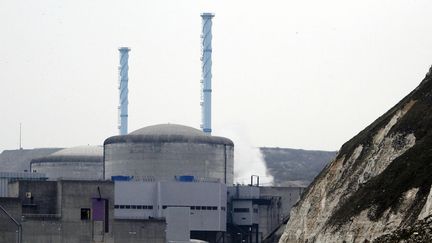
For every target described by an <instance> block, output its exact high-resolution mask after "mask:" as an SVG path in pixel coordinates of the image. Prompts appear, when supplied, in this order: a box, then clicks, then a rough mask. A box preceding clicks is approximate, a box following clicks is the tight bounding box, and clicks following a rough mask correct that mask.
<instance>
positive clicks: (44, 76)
mask: <svg viewBox="0 0 432 243" xmlns="http://www.w3.org/2000/svg"><path fill="white" fill-rule="evenodd" d="M431 10H432V1H430V0H424V1H421V0H418V1H417V0H406V1H401V0H388V1H376V0H362V1H347V0H341V1H331V0H327V1H322V0H319V1H287V0H282V1H251V0H244V1H240V0H236V1H232V0H231V1H230V0H220V1H198V0H181V1H179V0H172V1H168V0H166V1H165V0H157V1H156V0H154V1H143V0H136V1H132V0H128V1H110V0H73V1H72V0H64V1H59V0H38V1H34V0H26V1H23V0H0V30H1V34H0V37H1V38H0V81H1V84H2V85H1V96H0V97H1V98H0V99H1V102H0V111H1V126H0V150H4V149H15V148H17V147H18V144H19V123H20V122H21V123H22V124H23V146H24V148H35V147H69V146H76V145H83V144H102V143H103V141H104V139H105V138H107V137H109V136H113V135H116V134H117V133H118V131H117V105H118V89H117V85H118V76H117V74H118V73H117V67H118V64H119V55H118V50H117V48H118V47H119V46H129V47H130V48H131V49H132V50H131V52H130V58H129V66H130V69H129V70H130V72H129V94H130V95H129V131H133V130H135V129H138V128H141V127H144V126H148V125H154V124H158V123H168V122H170V123H179V124H184V125H189V126H192V127H196V128H199V125H200V106H199V102H200V76H201V67H200V31H201V18H200V13H201V12H214V13H215V14H216V16H215V18H214V19H213V130H214V133H213V134H214V135H222V136H228V135H229V134H232V133H237V132H238V133H241V134H247V137H248V139H249V140H250V143H251V144H253V145H254V146H268V147H270V146H278V147H290V148H303V149H322V150H337V149H339V147H340V146H341V145H342V144H343V143H344V142H345V141H347V140H348V139H350V138H351V137H353V136H354V135H356V134H357V133H358V132H359V131H361V130H362V129H363V128H364V127H365V126H367V125H368V124H370V123H371V122H372V121H374V120H375V119H376V118H377V117H378V116H380V115H381V114H383V113H384V112H385V111H387V110H388V109H389V108H391V107H392V106H393V105H394V104H396V102H398V101H399V100H400V99H401V98H403V97H404V96H405V95H406V94H408V93H409V92H410V91H411V90H412V89H414V88H415V87H416V86H417V85H418V84H419V83H420V81H421V80H422V79H423V77H424V75H425V74H426V72H427V71H428V69H429V67H430V65H431V64H432V31H431V30H432V21H431V18H430V13H431Z"/></svg>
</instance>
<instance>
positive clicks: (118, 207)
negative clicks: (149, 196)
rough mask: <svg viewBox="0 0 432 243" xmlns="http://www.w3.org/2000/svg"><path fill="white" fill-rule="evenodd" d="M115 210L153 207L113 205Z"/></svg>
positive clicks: (148, 206)
mask: <svg viewBox="0 0 432 243" xmlns="http://www.w3.org/2000/svg"><path fill="white" fill-rule="evenodd" d="M114 208H117V209H153V205H114Z"/></svg>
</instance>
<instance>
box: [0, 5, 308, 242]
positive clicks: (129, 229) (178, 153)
mask: <svg viewBox="0 0 432 243" xmlns="http://www.w3.org/2000/svg"><path fill="white" fill-rule="evenodd" d="M214 16H215V15H214V14H212V13H203V14H201V18H202V35H201V44H202V56H201V63H202V64H201V70H202V74H201V77H202V79H201V86H202V87H201V103H200V105H201V112H202V114H201V118H202V123H201V130H199V129H196V128H193V127H189V126H185V125H179V124H170V123H167V124H156V125H152V126H146V127H143V128H141V129H138V130H135V131H133V132H128V115H129V114H128V105H129V101H128V93H129V90H128V82H129V75H128V70H129V61H128V59H129V52H130V51H131V49H130V48H129V47H120V48H119V49H118V51H119V56H120V64H119V67H118V69H119V77H118V78H119V106H118V135H115V136H111V137H108V138H106V139H105V141H101V144H102V146H78V147H72V148H66V149H61V150H58V151H56V152H53V153H50V154H48V155H46V156H42V157H38V158H34V159H32V160H31V162H30V164H29V165H28V171H27V172H23V171H16V172H17V173H12V172H8V173H1V172H0V196H1V197H0V212H1V213H2V214H0V241H1V242H29V243H30V242H31V243H46V242H77V243H78V242H79V243H81V242H107V243H108V242H110V243H111V242H133V243H134V242H161V243H162V242H227V243H230V242H232V243H234V242H246V243H258V242H272V241H271V240H272V237H273V235H274V234H275V233H276V232H277V230H278V229H280V228H281V226H282V225H283V224H284V223H286V221H287V220H288V218H289V209H290V208H291V206H292V205H294V204H295V203H296V202H297V200H298V199H299V197H300V194H301V193H302V191H303V188H301V187H271V186H267V187H264V186H262V185H260V184H259V176H257V175H250V176H251V183H250V184H249V185H234V182H235V180H234V166H235V165H234V161H235V160H234V149H235V144H234V143H233V141H232V140H230V139H229V138H225V137H219V136H213V135H212V122H211V116H212V114H211V104H212V103H211V96H212V20H213V17H214ZM131 66H133V64H131ZM131 81H132V82H133V81H134V80H133V77H132V79H131ZM197 84H198V82H197ZM83 143H84V144H85V142H84V141H83ZM18 172H19V173H18ZM265 173H266V172H265V171H263V174H265ZM194 240H195V241H194ZM198 240H200V241H198Z"/></svg>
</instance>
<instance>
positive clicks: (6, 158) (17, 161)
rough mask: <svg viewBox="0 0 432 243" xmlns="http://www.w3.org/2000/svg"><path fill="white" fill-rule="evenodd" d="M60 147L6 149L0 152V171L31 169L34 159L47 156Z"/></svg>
mask: <svg viewBox="0 0 432 243" xmlns="http://www.w3.org/2000/svg"><path fill="white" fill-rule="evenodd" d="M60 149H61V148H37V149H17V150H4V151H3V152H2V153H1V154H0V171H4V172H23V171H24V170H28V169H29V167H30V161H31V160H32V159H34V158H38V157H44V156H47V155H49V154H52V153H54V152H56V151H58V150H60Z"/></svg>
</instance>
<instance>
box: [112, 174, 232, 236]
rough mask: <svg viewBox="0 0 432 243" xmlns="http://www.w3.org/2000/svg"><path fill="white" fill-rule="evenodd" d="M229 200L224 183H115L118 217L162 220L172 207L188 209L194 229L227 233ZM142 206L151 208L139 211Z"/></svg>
mask: <svg viewBox="0 0 432 243" xmlns="http://www.w3.org/2000/svg"><path fill="white" fill-rule="evenodd" d="M226 200H227V199H226V186H225V184H223V183H212V182H178V181H171V182H146V181H127V182H122V181H116V182H115V204H116V208H115V216H116V218H123V219H133V218H135V219H136V218H140V219H148V218H149V217H150V218H159V219H162V218H165V217H166V210H167V208H169V207H189V208H190V223H191V230H202V231H225V230H226ZM126 205H127V206H128V208H125V207H124V206H126ZM139 205H151V206H152V208H151V209H149V208H146V209H144V208H137V206H139ZM120 206H123V208H120Z"/></svg>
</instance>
